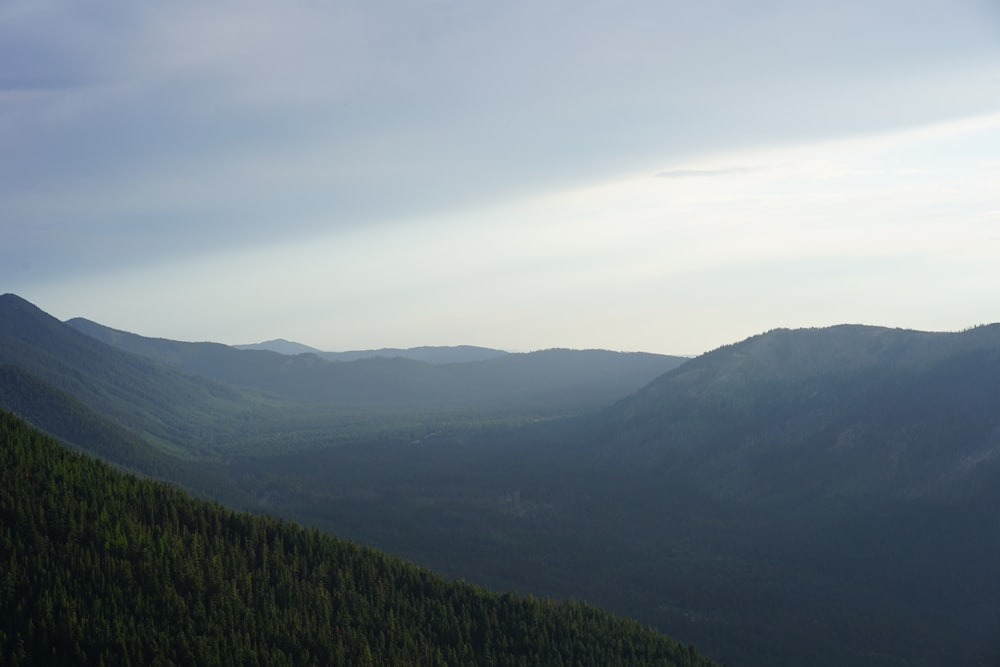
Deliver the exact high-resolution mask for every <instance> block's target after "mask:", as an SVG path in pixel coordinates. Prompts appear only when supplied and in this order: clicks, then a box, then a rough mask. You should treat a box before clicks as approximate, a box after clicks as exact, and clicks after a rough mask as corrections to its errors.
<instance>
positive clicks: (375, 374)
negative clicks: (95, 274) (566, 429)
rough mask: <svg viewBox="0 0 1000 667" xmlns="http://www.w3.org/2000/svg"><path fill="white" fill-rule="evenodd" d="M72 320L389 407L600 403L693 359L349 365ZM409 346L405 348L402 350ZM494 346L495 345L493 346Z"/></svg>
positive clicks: (443, 352)
mask: <svg viewBox="0 0 1000 667" xmlns="http://www.w3.org/2000/svg"><path fill="white" fill-rule="evenodd" d="M68 325H69V326H71V327H74V328H76V329H78V330H80V331H82V332H84V333H86V334H87V335H89V336H93V337H95V338H97V339H99V340H101V341H103V342H106V343H108V344H110V345H114V346H116V347H119V348H121V349H124V350H127V351H129V352H134V353H136V354H142V355H145V356H147V357H150V358H151V359H155V360H157V361H161V362H163V363H167V364H172V365H176V366H178V367H180V368H183V369H184V370H187V371H190V372H192V373H198V374H201V375H205V376H206V377H209V378H213V379H215V380H218V381H221V382H227V383H232V384H235V385H239V386H243V387H251V388H254V389H256V390H260V391H264V392H268V393H271V394H273V395H275V396H281V397H284V398H286V399H291V400H296V401H307V402H313V403H326V404H332V405H339V406H353V407H373V408H380V409H400V408H406V409H412V408H415V407H416V408H425V409H427V408H431V409H435V410H439V411H447V410H456V409H468V408H473V407H474V408H478V409H487V408H488V409H493V410H525V409H536V408H546V409H573V410H579V409H583V408H588V409H592V408H596V407H600V406H602V405H606V404H608V403H610V402H612V401H614V400H616V399H618V398H621V397H622V396H624V395H626V394H628V393H630V392H632V391H635V390H636V389H638V388H639V387H641V386H643V385H644V384H646V383H647V382H649V381H650V380H652V379H654V378H655V377H657V376H658V375H660V374H661V373H663V372H665V371H667V370H669V369H671V368H674V367H676V366H678V365H679V364H681V363H683V362H684V361H686V359H685V358H682V357H670V356H666V355H656V354H645V353H621V352H609V351H606V350H544V351H540V352H532V353H526V354H507V353H502V352H498V353H497V355H494V356H493V357H492V358H490V359H487V360H485V361H474V362H458V361H455V359H457V358H458V356H459V355H465V356H468V355H472V356H479V355H482V354H483V350H484V349H483V348H471V347H470V348H414V349H413V350H410V351H406V352H408V353H409V354H410V355H412V356H422V357H424V358H425V359H427V360H432V359H436V360H439V361H440V360H441V359H445V358H447V359H449V360H450V361H449V362H448V363H443V362H440V363H439V361H435V362H434V363H429V362H428V361H416V360H415V359H413V358H408V357H406V356H388V354H389V353H394V352H397V351H395V350H384V351H380V352H386V353H387V354H386V356H376V357H365V358H359V359H357V360H354V361H345V362H343V363H336V362H329V361H326V360H325V359H324V358H321V357H320V356H319V355H314V354H300V355H295V356H288V355H281V354H278V353H275V352H270V351H265V350H240V349H236V348H233V347H229V346H226V345H221V344H219V343H187V342H180V341H171V340H164V339H160V338H147V337H144V336H138V335H136V334H131V333H128V332H124V331H118V330H115V329H110V328H108V327H104V326H102V325H99V324H97V323H94V322H90V321H88V320H84V319H82V318H76V319H73V320H70V321H69V322H68ZM398 352H403V351H398ZM486 352H489V351H488V350H487V351H486Z"/></svg>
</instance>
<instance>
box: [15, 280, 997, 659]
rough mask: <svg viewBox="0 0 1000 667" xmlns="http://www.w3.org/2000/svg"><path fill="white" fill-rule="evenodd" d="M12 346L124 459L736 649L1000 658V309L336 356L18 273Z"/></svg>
mask: <svg viewBox="0 0 1000 667" xmlns="http://www.w3.org/2000/svg"><path fill="white" fill-rule="evenodd" d="M84 332H86V333H84ZM0 364H6V367H5V370H4V372H3V373H0V380H3V382H4V383H5V386H7V387H8V390H7V391H6V393H4V392H3V391H0V400H2V402H0V407H7V406H10V405H12V404H13V403H15V402H17V403H18V405H20V407H19V408H16V409H17V410H18V412H19V413H20V414H22V415H24V416H26V417H28V419H29V420H30V421H32V423H34V424H36V425H38V426H40V427H41V428H43V429H45V430H47V431H49V432H51V433H53V434H54V435H58V436H59V437H60V438H62V439H64V440H66V441H69V442H70V443H73V444H75V445H77V446H79V447H83V448H91V447H94V446H95V445H94V443H95V442H96V440H95V438H94V433H103V432H108V433H111V432H112V431H114V432H115V433H116V434H117V435H116V436H115V438H117V439H116V440H115V442H117V443H118V444H117V445H115V447H114V448H106V450H107V451H111V452H113V453H114V452H117V453H116V454H115V455H116V456H118V457H119V459H120V461H119V462H120V463H121V464H122V465H131V464H129V463H128V461H127V459H128V456H131V457H132V460H136V461H145V462H146V465H147V468H148V470H151V471H154V472H152V473H147V474H154V475H155V474H157V473H156V472H155V471H156V470H160V471H165V472H164V473H162V474H160V476H163V477H166V478H168V479H175V481H180V482H181V483H183V484H185V485H186V486H187V487H188V488H190V489H192V490H195V491H197V492H201V491H199V489H203V488H206V484H205V480H204V479H202V480H201V481H199V480H197V479H194V478H193V477H191V476H190V475H191V471H190V469H189V468H185V467H184V466H183V465H180V464H182V463H184V462H189V463H190V462H197V463H199V464H203V465H204V466H205V467H204V474H205V475H209V476H211V477H213V478H214V479H216V480H217V482H218V484H217V485H216V488H218V489H221V490H222V491H223V493H221V494H219V495H218V496H216V497H220V499H222V500H223V501H224V502H227V503H229V504H232V505H234V506H241V507H251V508H255V509H256V511H264V512H268V513H273V514H277V515H280V516H282V517H286V518H293V519H295V520H297V521H301V522H303V523H306V524H308V525H311V526H315V527H319V528H322V529H323V530H325V531H329V532H333V533H334V534H336V535H339V536H341V537H346V538H349V539H351V540H356V541H359V542H363V543H366V544H370V545H373V546H376V547H378V548H380V549H384V550H387V551H389V552H392V553H395V554H399V555H402V556H404V557H406V558H408V559H410V560H413V561H416V562H418V563H421V564H423V565H426V566H429V567H431V568H433V569H435V570H437V571H439V572H441V573H443V574H445V575H446V576H449V577H453V578H462V579H465V580H467V581H469V582H474V583H477V584H483V585H488V586H490V587H491V588H495V589H500V590H512V591H520V592H524V593H532V594H535V595H546V596H552V597H556V598H575V599H585V600H587V601H589V602H591V603H594V604H597V605H599V606H601V607H604V608H607V609H610V610H612V611H614V612H616V613H620V614H625V615H628V616H631V617H634V618H637V619H638V620H640V621H641V622H643V623H647V624H650V625H653V626H654V627H656V628H658V629H660V630H662V631H665V632H667V633H668V634H670V635H672V636H676V637H678V638H679V639H680V640H682V641H684V642H692V643H694V644H696V645H697V646H698V647H699V648H700V649H702V650H704V651H706V652H707V653H708V654H709V655H712V656H713V657H715V658H718V659H720V660H723V661H725V662H727V663H729V664H734V665H736V664H739V665H749V666H751V667H753V666H755V665H759V666H764V665H768V666H780V665H801V664H810V665H817V666H824V665H829V666H831V667H832V666H834V665H843V664H854V665H863V666H869V667H888V666H893V667H895V666H898V665H908V666H926V667H930V666H932V665H940V664H950V665H969V666H970V667H971V666H978V665H992V664H1000V641H998V638H1000V609H998V607H997V606H996V604H995V601H996V600H997V599H1000V559H997V558H996V554H997V553H1000V524H998V523H997V522H996V520H995V512H996V507H997V506H998V503H1000V325H989V326H981V327H976V328H973V329H970V330H967V331H963V332H958V333H927V332H917V331H909V330H901V329H887V328H882V327H870V326H860V325H842V326H835V327H826V328H819V329H798V330H785V329H778V330H773V331H769V332H766V333H763V334H760V335H758V336H754V337H752V338H750V339H747V340H744V341H741V342H738V343H734V344H732V345H727V346H724V347H722V348H719V349H717V350H713V351H712V352H709V353H706V354H704V355H701V356H699V357H697V358H694V359H684V358H680V357H674V358H672V357H666V358H661V357H659V356H658V355H623V354H621V353H611V352H601V351H569V350H550V351H544V352H539V353H531V354H500V355H497V356H496V357H494V358H491V359H487V360H482V361H474V362H455V363H428V362H425V361H417V360H414V359H405V358H390V357H386V356H382V357H377V358H369V359H362V360H358V361H349V362H331V361H328V360H326V359H323V358H321V357H319V356H318V355H317V354H315V353H305V354H295V355H287V354H286V355H281V354H278V353H276V352H273V351H266V350H238V349H235V348H230V347H227V346H221V345H218V344H210V343H178V342H176V341H165V340H162V339H149V338H142V337H138V336H134V335H133V334H128V333H126V332H116V331H114V330H111V329H107V328H106V327H102V326H101V325H97V324H95V323H90V322H86V321H84V320H73V321H71V322H70V323H62V322H58V321H57V320H55V319H54V318H50V317H49V316H47V315H45V314H44V313H42V311H40V310H38V309H37V308H35V307H34V306H32V305H31V304H28V303H27V302H24V301H23V300H20V299H19V298H17V297H13V296H12V295H6V296H4V297H0ZM345 369H346V370H345ZM5 378H6V379H5ZM18 387H26V388H28V389H18ZM26 397H27V398H26ZM53 406H56V407H53ZM32 415H33V416H32ZM46 420H48V421H46ZM82 423H89V424H90V426H89V427H88V428H84V427H83V426H81V425H80V424H82ZM46 424H48V426H46ZM57 429H58V433H57V432H56V431H57ZM74 429H76V431H74ZM88 429H89V430H88ZM77 432H78V433H79V434H80V435H77ZM84 436H86V437H84ZM99 439H100V438H97V440H99ZM86 442H89V443H91V444H85V443H86ZM150 449H151V450H152V451H155V452H157V453H158V455H159V456H164V457H169V461H162V460H156V457H154V456H152V454H151V453H150V451H149V450H150ZM122 452H126V453H127V454H128V456H125V455H123V453H122ZM98 453H102V452H100V451H98ZM102 455H107V453H106V452H105V453H102ZM109 458H111V457H110V456H109ZM178 466H180V467H178ZM208 486H211V485H210V484H209V485H208Z"/></svg>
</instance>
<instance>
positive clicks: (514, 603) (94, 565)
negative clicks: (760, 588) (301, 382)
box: [0, 411, 712, 667]
mask: <svg viewBox="0 0 1000 667" xmlns="http://www.w3.org/2000/svg"><path fill="white" fill-rule="evenodd" d="M0 526H2V527H3V528H2V529H0V628H2V630H0V662H2V663H3V664H5V665H9V666H11V667H14V666H19V665H28V664H31V665H34V664H73V665H108V664H115V665H126V664H143V665H151V664H155V665H180V664H184V665H204V666H211V665H269V666H270V665H401V664H447V665H485V664H493V665H529V664H530V665H555V664H574V665H626V664H627V665H664V666H668V667H669V666H691V667H696V666H702V665H703V666H705V667H709V666H710V665H711V664H712V663H711V662H710V661H708V660H706V659H704V658H702V657H700V656H698V655H696V654H695V652H694V650H693V649H690V648H685V647H683V646H681V645H680V644H678V643H677V642H675V641H673V640H671V639H668V638H666V637H664V636H662V635H659V634H657V633H655V632H653V631H652V630H649V629H645V628H643V627H642V626H640V625H639V624H638V623H636V622H634V621H630V620H626V619H621V618H616V617H612V616H609V615H607V614H605V613H602V612H600V611H598V610H596V609H594V608H592V607H588V606H586V605H584V604H581V603H572V602H570V603H561V604H557V603H554V602H551V601H546V600H535V599H531V598H522V597H517V596H513V595H509V594H507V595H499V594H494V593H490V592H487V591H486V590H484V589H481V588H476V587H473V586H470V585H466V584H461V583H449V582H447V581H445V580H444V579H442V578H440V577H438V576H436V575H434V574H432V573H430V572H429V571H427V570H424V569H420V568H417V567H415V566H412V565H408V564H406V563H404V562H403V561H401V560H399V559H396V558H392V557H388V556H386V555H383V554H380V553H378V552H375V551H373V550H370V549H365V548H361V547H358V546H356V545H353V544H350V543H347V542H343V541H339V540H336V539H334V538H332V537H330V536H328V535H323V534H320V533H318V532H316V531H309V530H304V529H302V528H299V527H297V526H294V525H290V524H286V523H281V522H279V521H277V520H274V519H267V518H262V517H253V516H250V515H246V514H237V513H234V512H232V511H228V510H225V509H223V508H221V507H220V506H218V505H213V504H209V503H206V502H204V501H198V500H192V499H191V498H189V497H187V496H185V495H184V494H182V493H180V492H178V491H176V490H174V489H172V488H170V487H168V486H166V485H163V484H155V483H152V482H149V481H144V480H140V479H137V478H135V477H133V476H127V475H124V474H122V473H119V472H116V471H114V470H112V469H111V468H109V467H108V466H106V465H104V464H102V463H100V462H98V461H95V460H93V459H90V458H85V457H83V456H80V455H75V454H73V453H71V452H69V451H67V450H65V449H63V448H62V447H60V446H59V445H58V444H57V443H56V442H54V441H53V440H51V439H49V438H48V437H46V436H44V435H43V434H41V433H40V432H38V431H36V430H34V429H31V428H29V427H28V426H27V425H26V424H25V423H24V422H23V421H20V420H18V419H16V418H14V417H13V416H12V415H10V414H9V413H6V412H3V411H0Z"/></svg>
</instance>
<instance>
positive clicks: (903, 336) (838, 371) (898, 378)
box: [601, 325, 1000, 501]
mask: <svg viewBox="0 0 1000 667" xmlns="http://www.w3.org/2000/svg"><path fill="white" fill-rule="evenodd" d="M998 408H1000V325H992V326H984V327H978V328H975V329H971V330H968V331H965V332H962V333H957V334H946V333H924V332H917V331H903V330H891V329H883V328H879V327H866V326H846V325H845V326H838V327H831V328H826V329H806V330H798V331H789V330H777V331H772V332H769V333H767V334H764V335H761V336H757V337H754V338H751V339H749V340H747V341H744V342H743V343H740V344H738V345H732V346H727V347H725V348H722V349H719V350H716V351H714V352H712V353H710V354H707V355H704V356H703V357H701V358H699V359H696V360H693V361H692V362H691V363H690V364H688V365H686V366H684V367H682V368H678V369H675V370H674V371H673V372H670V373H668V374H666V375H664V376H662V377H660V378H659V379H657V380H656V381H654V382H652V383H650V384H649V385H648V386H646V387H645V388H643V389H642V390H640V391H639V392H638V393H637V394H635V395H633V396H631V397H628V398H626V399H624V400H622V401H621V402H620V403H618V404H617V405H616V406H615V407H614V408H612V409H611V410H610V411H609V413H608V419H609V423H608V424H607V427H608V428H609V433H608V437H607V439H606V441H605V442H604V443H602V445H601V446H602V447H606V448H607V449H608V452H609V454H610V458H614V459H618V460H621V458H622V457H623V455H624V457H625V458H627V459H631V460H632V461H634V462H639V461H641V464H642V465H643V466H650V465H653V466H658V467H661V468H663V469H668V468H669V469H674V468H678V467H686V468H689V469H698V470H702V471H704V472H705V474H706V475H707V476H710V479H709V477H706V479H704V480H702V483H703V484H705V485H706V488H707V487H708V486H714V487H715V488H716V493H717V495H720V497H721V496H733V497H738V498H740V499H741V500H742V501H747V500H750V499H755V498H758V497H762V496H765V495H769V494H770V495H773V494H776V493H791V492H792V491H794V490H796V489H799V488H800V487H801V486H802V485H805V484H808V485H813V486H815V485H817V484H822V485H823V487H822V492H823V493H826V494H831V495H838V496H848V495H850V496H862V495H873V494H874V495H879V496H885V495H886V494H891V495H892V496H893V497H898V498H908V497H923V496H926V495H928V494H931V493H949V492H953V491H957V490H959V489H961V488H962V487H963V486H964V484H965V482H966V481H967V478H968V477H969V476H970V475H974V474H975V471H976V468H977V466H978V465H980V464H984V463H986V464H988V463H989V462H991V461H996V460H1000V410H998ZM695 459H696V460H697V465H692V461H693V460H695ZM779 463H780V467H779V468H778V469H776V464H779ZM779 470H780V475H782V477H781V478H780V479H779ZM813 491H814V492H818V491H820V489H813Z"/></svg>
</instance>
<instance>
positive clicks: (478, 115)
mask: <svg viewBox="0 0 1000 667" xmlns="http://www.w3.org/2000/svg"><path fill="white" fill-rule="evenodd" d="M0 292H13V293H16V294H18V295H20V296H22V297H24V298H26V299H28V300H29V301H31V302H33V303H35V304H36V305H37V306H39V307H40V308H42V309H43V310H45V311H46V312H49V313H51V314H52V315H54V316H56V317H58V318H60V319H68V318H71V317H76V316H82V317H87V318H89V319H92V320H95V321H97V322H100V323H102V324H105V325H108V326H112V327H114V328H118V329H123V330H127V331H132V332H135V333H139V334H142V335H147V336H157V337H164V338H173V339H178V340H213V341H219V342H223V343H230V344H239V343H250V342H257V341H262V340H267V339H272V338H286V339H290V340H296V341H299V342H302V343H306V344H308V345H312V346H313V347H318V348H321V349H325V350H352V349H369V348H377V347H412V346H418V345H459V344H470V345H483V346H488V347H497V348H502V349H506V350H518V351H527V350H536V349H544V348H550V347H572V348H606V349H614V350H630V351H639V350H641V351H649V352H660V353H668V354H698V353H701V352H704V351H706V350H710V349H713V348H715V347H718V346H719V345H723V344H727V343H732V342H736V341H738V340H741V339H743V338H746V337H747V336H750V335H753V334H756V333H760V332H762V331H766V330H769V329H773V328H777V327H806V326H825V325H831V324H837V323H844V322H850V323H865V324H876V325H883V326H892V327H903V328H915V329H922V330H934V331H953V330H960V329H963V328H966V327H968V326H972V325H976V324H982V323H987V322H995V321H1000V2H997V0H908V1H902V0H899V1H896V0H865V1H863V2H862V1H860V0H840V1H838V2H836V3H833V2H814V1H811V0H806V1H803V0H794V1H771V0H761V1H759V2H754V3H749V2H744V1H742V0H739V1H737V0H705V1H699V2H675V1H673V0H656V1H644V0H634V1H633V0H615V1H614V2H612V1H610V0H609V1H604V0H574V1H572V2H571V1H569V0H531V1H530V2H529V1H522V0H506V1H505V2H495V1H486V0H406V1H402V0H364V1H353V0H344V1H338V0H329V1H324V0H281V1H278V0H239V1H238V2H237V1H236V0H231V1H230V0H198V1H194V0H175V1H173V2H169V3H154V2H126V1H125V0H89V1H88V2H75V1H70V0H2V2H0Z"/></svg>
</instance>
